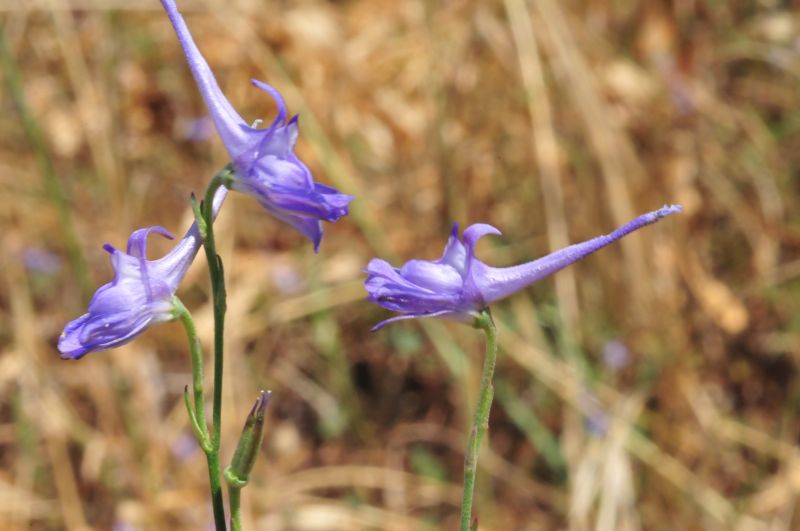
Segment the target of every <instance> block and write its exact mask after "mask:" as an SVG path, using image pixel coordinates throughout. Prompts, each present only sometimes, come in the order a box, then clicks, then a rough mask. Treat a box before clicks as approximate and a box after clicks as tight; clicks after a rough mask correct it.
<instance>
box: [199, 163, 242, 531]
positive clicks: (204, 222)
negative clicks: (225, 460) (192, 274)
mask: <svg viewBox="0 0 800 531" xmlns="http://www.w3.org/2000/svg"><path fill="white" fill-rule="evenodd" d="M232 173H233V167H232V166H231V165H230V164H229V165H227V166H225V168H223V169H222V170H221V171H220V172H219V173H217V174H216V175H215V176H214V177H213V178H212V179H211V182H210V183H209V185H208V188H207V189H206V194H205V197H204V199H203V202H202V203H201V204H200V208H199V212H198V210H197V209H196V210H195V215H197V214H199V215H200V216H199V219H197V223H198V227H199V229H200V234H201V236H202V237H203V247H204V248H205V252H206V260H207V262H208V272H209V276H210V277H211V294H212V297H213V304H214V405H213V412H212V422H213V430H214V436H213V438H212V439H211V451H210V452H209V453H208V468H209V474H210V479H211V499H212V505H213V507H214V521H215V523H216V528H217V531H225V530H226V524H225V507H224V505H223V502H222V481H221V479H220V466H219V450H220V439H221V430H222V369H223V345H224V336H223V333H224V330H225V309H226V302H225V274H224V271H223V270H222V261H221V260H220V258H219V256H218V255H217V247H216V242H215V240H214V208H213V204H214V195H215V194H216V192H217V190H218V189H219V188H220V187H221V186H227V185H230V179H231V174H232Z"/></svg>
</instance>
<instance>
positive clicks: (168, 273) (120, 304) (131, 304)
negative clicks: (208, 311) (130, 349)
mask: <svg viewBox="0 0 800 531" xmlns="http://www.w3.org/2000/svg"><path fill="white" fill-rule="evenodd" d="M151 232H155V233H157V234H161V235H162V236H165V237H167V238H169V239H172V235H171V234H170V233H169V232H168V231H167V230H166V229H164V228H163V227H150V228H147V229H139V230H136V231H134V232H133V234H131V236H130V238H129V239H128V248H127V251H126V252H122V251H120V250H119V249H115V248H114V247H112V246H111V245H109V244H105V245H104V246H103V248H104V249H105V250H106V251H108V252H109V253H110V254H111V264H112V266H113V267H114V280H112V281H111V282H109V283H108V284H105V285H104V286H101V287H100V288H99V289H98V290H97V291H96V292H95V294H94V296H93V297H92V300H91V301H90V302H89V311H88V312H87V313H85V314H84V315H82V316H80V317H78V318H77V319H75V320H74V321H72V322H70V323H69V324H67V326H66V328H64V332H62V334H61V337H60V338H59V339H58V350H59V351H61V357H62V358H64V359H78V358H81V357H83V356H84V355H86V354H88V353H89V352H98V351H101V350H107V349H110V348H114V347H118V346H120V345H124V344H125V343H127V342H129V341H131V340H132V339H133V338H135V337H136V336H138V335H139V334H141V333H142V332H143V331H144V330H145V329H146V328H147V327H149V326H150V325H153V324H156V323H162V322H165V321H171V320H172V319H174V318H175V316H174V314H173V310H174V306H173V298H174V295H175V291H176V290H177V289H178V284H179V283H180V281H181V280H182V279H183V277H184V275H185V274H186V271H187V270H188V269H189V265H191V263H192V260H193V259H194V257H195V255H196V254H197V250H198V249H199V247H200V245H201V243H202V241H201V239H200V237H199V235H198V233H197V227H196V226H194V225H193V226H192V228H191V229H190V230H189V232H188V233H187V234H186V236H185V237H184V238H183V240H181V241H180V242H179V243H178V245H176V246H175V248H174V249H172V251H170V252H169V253H168V254H166V255H165V256H163V257H162V258H159V259H158V260H148V259H147V236H148V235H149V234H150V233H151Z"/></svg>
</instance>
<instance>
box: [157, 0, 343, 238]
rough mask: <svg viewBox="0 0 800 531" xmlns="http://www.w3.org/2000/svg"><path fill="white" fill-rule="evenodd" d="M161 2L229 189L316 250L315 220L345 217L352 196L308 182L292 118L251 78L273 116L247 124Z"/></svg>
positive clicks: (169, 5) (173, 10)
mask: <svg viewBox="0 0 800 531" xmlns="http://www.w3.org/2000/svg"><path fill="white" fill-rule="evenodd" d="M161 3H162V4H163V5H164V8H165V9H166V11H167V15H168V16H169V19H170V21H171V22H172V25H173V27H174V28H175V32H176V33H177V35H178V40H179V41H180V43H181V46H183V50H184V53H185V54H186V59H187V61H188V63H189V68H190V69H191V71H192V75H193V76H194V79H195V81H196V83H197V86H198V88H199V89H200V94H201V95H202V96H203V100H204V101H205V103H206V106H207V107H208V110H209V112H210V114H211V118H212V120H213V121H214V125H215V127H216V129H217V132H218V133H219V136H220V137H221V138H222V142H223V143H224V144H225V148H226V149H227V151H228V154H229V155H230V157H231V160H232V161H233V164H234V167H235V169H236V172H235V174H234V176H233V178H234V181H233V184H232V188H233V189H234V190H238V191H241V192H244V193H246V194H249V195H252V196H253V197H255V198H256V199H257V200H258V201H259V203H261V205H262V206H263V207H264V208H265V209H266V210H267V211H268V212H270V213H271V214H272V215H273V216H275V217H276V218H278V219H280V220H281V221H284V222H286V223H288V224H289V225H291V226H292V227H294V228H295V229H297V230H299V231H300V232H301V233H303V234H304V235H305V236H306V237H308V238H309V239H310V240H311V241H312V242H313V243H314V251H315V252H316V251H318V250H319V244H320V241H321V240H322V223H321V220H324V221H336V220H338V219H339V218H340V217H342V216H346V215H347V213H348V204H349V203H350V201H352V199H353V197H352V196H350V195H346V194H342V193H339V192H338V191H337V190H336V189H334V188H331V187H329V186H325V185H322V184H319V183H316V182H314V180H313V178H312V176H311V172H310V171H309V169H308V167H306V165H305V164H303V162H302V161H301V160H300V159H298V158H297V156H296V155H295V154H294V146H295V143H296V142H297V136H298V129H297V116H295V117H293V118H292V119H290V120H289V121H288V122H287V121H286V119H287V113H286V105H285V104H284V102H283V98H282V97H281V95H280V94H279V93H278V91H277V90H275V89H274V88H272V87H270V86H269V85H267V84H265V83H262V82H260V81H257V80H253V81H252V82H253V84H254V85H255V86H256V87H258V88H260V89H262V90H264V91H265V92H267V93H268V94H270V95H271V96H272V97H273V99H274V100H275V103H276V105H277V107H278V114H277V116H276V117H275V120H274V121H273V122H272V124H271V125H270V126H269V127H267V128H265V129H258V128H256V127H250V126H248V125H247V122H245V121H244V120H243V119H242V117H241V116H239V114H238V113H237V112H236V110H235V109H234V108H233V106H232V105H231V104H230V102H229V101H228V100H227V99H226V98H225V95H224V94H223V93H222V90H221V89H220V88H219V85H218V84H217V81H216V79H215V78H214V74H213V73H212V72H211V68H210V67H209V66H208V63H207V62H206V60H205V59H204V58H203V56H202V55H201V54H200V50H199V49H198V48H197V45H196V44H195V43H194V40H192V36H191V34H190V33H189V28H188V27H187V26H186V22H185V21H184V20H183V17H182V16H181V14H180V13H179V12H178V8H177V6H176V5H175V2H174V0H161Z"/></svg>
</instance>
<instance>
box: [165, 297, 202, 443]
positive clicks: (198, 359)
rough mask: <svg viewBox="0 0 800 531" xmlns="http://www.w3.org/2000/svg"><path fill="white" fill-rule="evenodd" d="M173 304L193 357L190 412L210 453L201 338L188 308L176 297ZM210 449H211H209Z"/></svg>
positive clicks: (199, 440) (200, 440)
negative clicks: (191, 407) (204, 397)
mask: <svg viewBox="0 0 800 531" xmlns="http://www.w3.org/2000/svg"><path fill="white" fill-rule="evenodd" d="M172 304H173V306H174V308H175V315H176V317H178V319H180V320H181V323H182V324H183V328H184V329H185V330H186V336H187V337H188V338H189V351H190V352H191V355H192V393H193V396H194V408H193V410H192V411H191V412H190V414H191V415H194V417H195V418H194V420H195V424H196V425H197V428H199V434H200V435H202V436H203V437H202V438H198V442H199V443H200V446H201V447H203V450H205V451H206V452H207V451H208V450H207V448H206V447H205V446H204V445H207V444H208V427H207V426H206V414H205V403H204V400H203V349H202V347H201V345H200V338H199V337H198V336H197V328H196V327H195V325H194V319H192V314H190V313H189V310H187V309H186V306H184V305H183V303H182V302H181V301H180V299H178V297H175V298H173V299H172ZM209 448H210V447H209Z"/></svg>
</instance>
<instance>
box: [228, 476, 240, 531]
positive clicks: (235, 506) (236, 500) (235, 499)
mask: <svg viewBox="0 0 800 531" xmlns="http://www.w3.org/2000/svg"><path fill="white" fill-rule="evenodd" d="M241 493H242V489H240V488H237V487H232V486H230V487H229V488H228V497H229V499H230V504H231V531H242V511H241V503H240V501H241Z"/></svg>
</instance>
